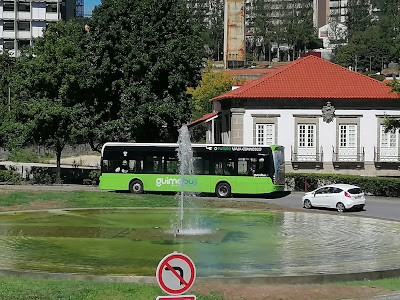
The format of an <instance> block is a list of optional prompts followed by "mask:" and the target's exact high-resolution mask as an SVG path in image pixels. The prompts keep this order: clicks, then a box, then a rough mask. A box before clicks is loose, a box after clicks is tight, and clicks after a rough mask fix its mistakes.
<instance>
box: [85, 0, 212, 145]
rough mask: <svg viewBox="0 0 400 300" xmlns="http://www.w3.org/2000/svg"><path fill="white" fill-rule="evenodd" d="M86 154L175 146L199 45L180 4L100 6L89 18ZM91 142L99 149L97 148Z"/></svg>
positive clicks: (195, 75)
mask: <svg viewBox="0 0 400 300" xmlns="http://www.w3.org/2000/svg"><path fill="white" fill-rule="evenodd" d="M89 38H90V46H89V55H90V59H91V66H92V68H91V73H90V74H89V77H90V78H91V79H90V81H91V85H92V87H93V88H92V97H90V103H89V102H88V103H87V107H90V112H91V113H92V114H93V115H96V116H97V119H96V120H93V122H91V123H90V124H88V128H89V135H90V140H91V144H92V147H94V148H97V149H98V147H99V145H101V144H102V143H104V142H106V141H131V142H146V141H147V142H149V141H159V142H160V141H169V142H171V141H174V142H175V141H176V140H177V137H178V128H179V127H181V125H182V124H183V123H186V122H187V121H188V120H189V118H190V105H189V99H188V95H187V94H186V90H187V88H188V87H189V86H195V85H196V84H197V82H198V80H199V79H200V69H201V65H202V58H203V56H204V46H203V43H202V40H201V38H200V28H199V26H198V25H197V24H196V23H195V21H194V20H193V19H192V17H191V16H190V13H189V11H188V9H187V8H186V3H185V2H184V1H183V0H103V1H102V4H101V5H99V6H97V7H96V8H95V9H94V11H93V15H92V18H91V19H90V31H89ZM96 143H97V144H96Z"/></svg>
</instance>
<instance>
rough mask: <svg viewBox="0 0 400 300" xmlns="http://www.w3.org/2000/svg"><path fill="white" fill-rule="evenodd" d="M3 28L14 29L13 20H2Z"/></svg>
mask: <svg viewBox="0 0 400 300" xmlns="http://www.w3.org/2000/svg"><path fill="white" fill-rule="evenodd" d="M3 30H5V31H6V30H8V31H14V21H4V23H3Z"/></svg>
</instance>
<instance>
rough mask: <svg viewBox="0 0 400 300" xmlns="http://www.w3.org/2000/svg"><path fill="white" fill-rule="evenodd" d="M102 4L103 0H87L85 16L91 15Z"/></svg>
mask: <svg viewBox="0 0 400 300" xmlns="http://www.w3.org/2000/svg"><path fill="white" fill-rule="evenodd" d="M100 3H101V0H85V15H91V14H92V10H93V8H94V7H95V6H96V5H99V4H100Z"/></svg>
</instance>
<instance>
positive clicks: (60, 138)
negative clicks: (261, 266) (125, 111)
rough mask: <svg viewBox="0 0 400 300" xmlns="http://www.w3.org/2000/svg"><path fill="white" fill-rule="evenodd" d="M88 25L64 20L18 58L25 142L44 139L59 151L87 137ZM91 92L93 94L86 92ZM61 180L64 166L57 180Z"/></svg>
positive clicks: (17, 111) (19, 122)
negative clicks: (85, 29) (85, 42)
mask: <svg viewBox="0 0 400 300" xmlns="http://www.w3.org/2000/svg"><path fill="white" fill-rule="evenodd" d="M84 34H85V33H84V30H83V25H81V24H78V23H74V22H72V21H70V22H68V23H66V24H65V23H63V22H58V23H55V24H50V25H49V26H48V27H47V28H46V31H45V32H44V34H43V37H42V38H38V39H37V40H36V41H35V47H34V48H29V47H28V48H27V49H26V50H25V52H24V53H23V55H22V56H21V58H20V59H19V60H18V62H17V65H18V72H16V76H15V86H14V98H15V99H16V100H17V103H18V107H15V108H14V110H13V115H14V119H13V120H14V124H13V126H11V128H10V130H11V129H14V128H15V127H16V128H20V131H22V133H21V132H18V131H17V132H16V134H15V136H16V138H17V139H18V135H21V136H22V137H23V141H22V142H23V143H25V144H28V143H38V144H40V145H44V146H46V147H47V148H51V149H53V150H54V152H55V153H56V158H57V163H58V165H59V163H60V158H61V151H62V149H63V148H64V146H65V145H66V144H67V143H70V144H72V143H77V142H80V141H82V139H83V136H84V135H85V133H86V124H85V122H84V121H85V120H86V119H85V118H84V116H85V112H86V109H85V106H84V105H83V103H84V101H85V99H86V97H85V91H86V90H85V87H86V79H85V76H82V74H84V73H86V72H87V69H88V67H89V65H88V63H87V61H86V59H85V58H86V51H85V47H86V46H85V44H84V38H85V36H84ZM86 96H87V95H86ZM59 181H60V169H59V168H58V171H57V182H59Z"/></svg>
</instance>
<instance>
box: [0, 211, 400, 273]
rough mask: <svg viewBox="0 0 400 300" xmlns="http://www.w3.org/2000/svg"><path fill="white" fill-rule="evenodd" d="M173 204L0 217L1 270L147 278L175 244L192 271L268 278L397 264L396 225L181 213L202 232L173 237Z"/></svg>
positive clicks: (399, 231)
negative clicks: (167, 206) (169, 207)
mask: <svg viewBox="0 0 400 300" xmlns="http://www.w3.org/2000/svg"><path fill="white" fill-rule="evenodd" d="M175 218H176V210H173V209H110V210H108V209H105V210H52V211H46V212H21V213H12V214H11V213H8V214H7V213H6V214H1V215H0V268H1V269H8V270H29V271H44V272H69V273H84V274H102V275H104V274H114V275H141V276H154V274H155V271H156V268H157V265H158V263H159V261H160V260H161V259H162V258H163V257H164V256H165V255H167V254H169V253H172V252H173V251H178V252H182V253H184V254H186V255H188V256H189V257H190V258H191V259H192V260H193V261H194V263H195V265H196V268H197V275H198V276H200V277H209V276H219V277H222V276H225V277H228V276H229V277H230V276H239V277H246V276H271V275H296V274H316V273H317V274H318V273H346V272H355V271H371V270H380V269H390V268H394V267H400V254H398V252H399V251H398V249H399V247H400V225H399V223H395V222H388V221H382V220H373V219H367V218H358V217H347V216H335V215H326V214H308V213H288V212H285V213H284V212H264V211H263V212H262V211H240V210H229V209H210V210H198V211H195V212H194V211H190V210H189V211H187V212H186V213H185V218H186V219H188V220H190V219H195V220H196V224H197V225H196V227H199V228H203V229H207V230H208V231H209V232H208V233H205V234H199V235H186V234H185V235H179V234H178V235H177V236H175V235H174V231H173V230H172V228H173V227H174V226H173V221H171V220H174V219H175Z"/></svg>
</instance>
